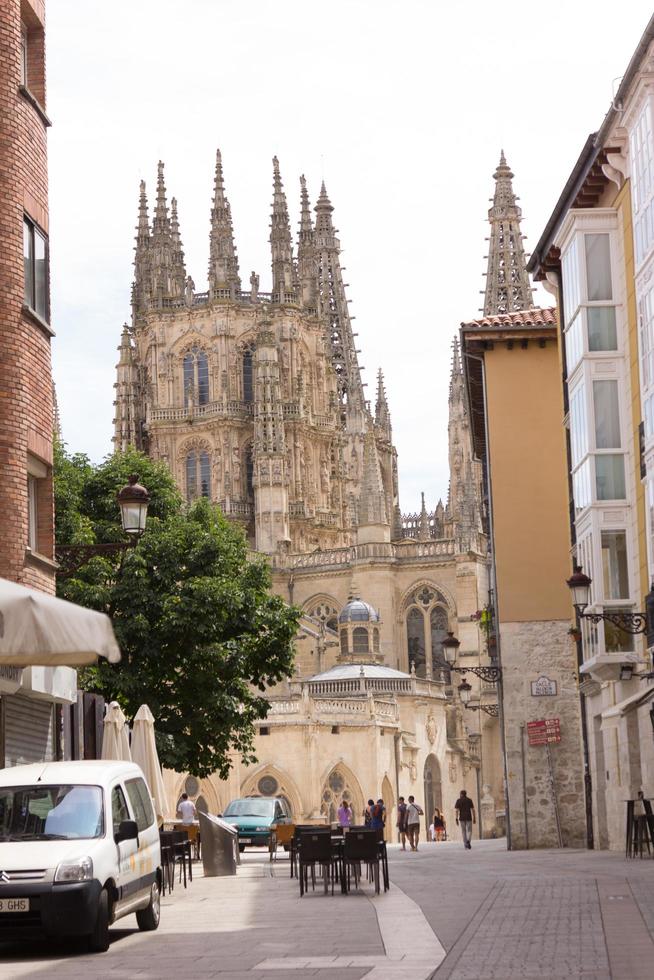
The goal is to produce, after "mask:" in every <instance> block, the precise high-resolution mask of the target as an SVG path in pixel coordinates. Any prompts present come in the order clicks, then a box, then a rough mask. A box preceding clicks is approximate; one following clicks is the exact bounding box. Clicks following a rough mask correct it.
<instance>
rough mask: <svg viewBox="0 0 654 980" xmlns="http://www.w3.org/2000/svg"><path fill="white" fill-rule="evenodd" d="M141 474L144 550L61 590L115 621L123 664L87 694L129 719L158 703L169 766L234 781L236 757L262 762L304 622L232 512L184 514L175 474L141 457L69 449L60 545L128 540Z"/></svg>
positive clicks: (101, 673) (91, 675)
mask: <svg viewBox="0 0 654 980" xmlns="http://www.w3.org/2000/svg"><path fill="white" fill-rule="evenodd" d="M130 473H138V474H139V477H140V481H141V482H142V483H143V484H145V486H147V488H148V490H149V491H150V494H151V498H152V502H151V504H150V509H149V511H148V523H147V530H146V532H145V534H144V536H143V538H142V539H141V541H140V542H139V545H138V547H137V548H135V549H133V550H129V551H127V552H123V553H122V554H121V555H120V556H115V555H111V556H101V557H96V558H93V559H92V560H91V561H90V562H88V563H87V564H86V565H85V566H83V568H82V569H81V570H80V571H79V572H78V573H76V574H75V576H74V577H71V578H68V579H64V580H62V581H61V582H60V583H59V593H60V595H61V596H62V597H63V598H67V599H70V600H71V601H73V602H77V603H79V604H80V605H83V606H88V607H90V608H93V609H100V610H103V611H105V612H107V613H108V614H109V615H110V616H111V619H112V622H113V625H114V630H115V632H116V637H117V639H118V643H119V645H120V648H121V652H122V660H121V662H120V663H119V664H108V663H106V662H104V661H101V662H100V663H98V665H97V666H95V667H92V668H88V670H87V671H85V678H84V683H85V687H86V688H87V690H92V691H96V692H98V693H100V694H102V695H103V696H104V697H105V698H106V699H107V700H117V701H119V702H120V704H121V705H122V707H123V709H124V710H125V712H126V714H127V715H128V717H133V715H134V714H135V713H136V711H137V710H138V708H139V706H140V705H141V704H143V703H147V704H148V705H149V706H150V708H151V710H152V713H153V715H154V717H155V722H156V731H157V739H158V747H159V751H160V758H161V761H162V763H163V764H164V765H166V766H168V767H170V768H173V769H177V770H179V771H188V772H191V773H193V774H194V775H196V776H200V777H202V776H207V775H209V774H210V773H212V772H216V771H217V772H218V773H219V774H220V775H221V776H222V777H225V776H226V775H227V772H228V771H229V767H230V755H229V754H230V752H232V751H238V752H240V753H241V755H242V757H243V759H244V761H246V762H252V761H255V759H254V756H253V736H254V722H255V721H256V720H257V719H260V718H264V717H265V715H266V712H267V710H268V707H269V702H268V701H267V700H266V698H265V697H264V696H263V695H264V693H265V691H266V688H267V687H268V686H270V685H272V684H275V683H277V682H278V681H280V680H282V679H283V678H285V677H288V676H289V675H290V674H291V672H292V668H293V653H292V643H293V637H294V636H295V632H296V628H297V619H298V613H297V611H296V610H294V609H292V608H290V607H288V606H287V605H286V604H285V603H284V602H283V600H281V599H280V598H279V597H278V596H275V595H273V594H272V593H271V591H270V574H269V570H268V567H267V565H266V564H265V562H264V561H263V560H261V559H253V560H250V559H249V558H248V554H247V546H246V542H245V539H244V537H243V534H242V533H241V531H240V530H239V529H238V528H237V527H234V526H233V525H232V524H230V523H229V522H228V521H227V520H226V519H225V517H224V516H223V514H222V513H221V511H220V509H219V508H217V507H215V506H212V505H211V504H209V502H208V501H207V500H204V499H200V500H198V501H196V502H195V503H194V504H193V506H192V507H190V508H189V509H185V508H183V506H182V502H181V499H180V496H179V492H178V491H177V488H176V487H175V484H174V482H173V480H172V477H171V475H170V473H169V471H168V469H167V468H166V467H165V466H164V465H162V464H160V463H156V462H153V461H152V460H150V459H148V458H147V457H146V456H143V455H142V454H140V453H137V452H136V451H135V450H130V451H129V452H127V453H124V454H115V455H113V456H110V457H108V459H107V460H105V462H104V463H103V464H102V465H101V466H99V467H97V468H93V467H92V466H90V464H89V462H88V460H87V459H86V458H85V457H81V456H72V457H70V456H68V455H67V454H66V453H65V452H64V451H63V449H62V448H61V447H59V450H58V453H57V464H56V475H55V493H56V507H57V521H58V524H57V535H58V542H59V543H61V544H64V543H69V542H68V541H64V539H63V537H62V535H63V534H64V533H66V534H67V535H68V534H70V535H73V536H74V538H76V540H78V541H79V540H84V541H85V542H86V541H88V540H91V541H113V540H119V539H120V537H121V531H120V517H119V513H118V507H117V504H116V499H115V496H116V491H117V490H118V489H119V488H120V487H122V486H123V485H124V484H125V483H126V482H127V479H128V476H129V475H130ZM89 535H90V538H89Z"/></svg>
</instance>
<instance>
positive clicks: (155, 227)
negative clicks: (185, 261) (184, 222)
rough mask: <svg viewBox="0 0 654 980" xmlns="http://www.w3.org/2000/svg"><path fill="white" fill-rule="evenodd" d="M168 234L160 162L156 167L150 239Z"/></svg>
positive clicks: (161, 164) (168, 223)
mask: <svg viewBox="0 0 654 980" xmlns="http://www.w3.org/2000/svg"><path fill="white" fill-rule="evenodd" d="M169 233H170V221H169V219H168V204H167V202H166V185H165V183H164V165H163V162H162V161H161V160H160V161H159V163H158V165H157V203H156V204H155V208H154V221H153V222H152V237H153V239H154V238H157V237H158V236H163V235H168V234H169Z"/></svg>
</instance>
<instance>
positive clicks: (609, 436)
mask: <svg viewBox="0 0 654 980" xmlns="http://www.w3.org/2000/svg"><path fill="white" fill-rule="evenodd" d="M593 404H594V408H595V448H596V449H620V447H621V441H620V409H619V406H618V382H617V381H593Z"/></svg>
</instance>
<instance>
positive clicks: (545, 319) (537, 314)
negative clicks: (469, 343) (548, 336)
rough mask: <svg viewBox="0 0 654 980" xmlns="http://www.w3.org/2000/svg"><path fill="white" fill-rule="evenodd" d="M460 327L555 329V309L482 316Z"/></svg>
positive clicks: (535, 309)
mask: <svg viewBox="0 0 654 980" xmlns="http://www.w3.org/2000/svg"><path fill="white" fill-rule="evenodd" d="M461 326H462V327H481V328H484V327H486V328H491V329H493V328H497V327H500V328H502V327H504V328H506V327H555V326H556V308H555V307H549V308H548V309H546V310H544V309H542V308H541V307H540V306H537V307H535V308H534V309H533V310H521V311H520V312H519V313H500V314H498V315H497V316H484V317H482V318H481V319H480V320H468V321H467V322H466V323H462V324H461Z"/></svg>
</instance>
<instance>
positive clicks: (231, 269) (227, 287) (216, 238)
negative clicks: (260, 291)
mask: <svg viewBox="0 0 654 980" xmlns="http://www.w3.org/2000/svg"><path fill="white" fill-rule="evenodd" d="M209 292H210V294H211V296H212V298H220V299H225V298H229V299H232V300H236V299H239V298H240V293H241V280H240V277H239V274H238V258H237V256H236V246H235V245H234V228H233V225H232V211H231V208H230V205H229V201H228V200H227V196H226V194H225V181H224V177H223V160H222V155H221V152H220V150H216V172H215V177H214V185H213V204H212V208H211V236H210V239H209Z"/></svg>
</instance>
